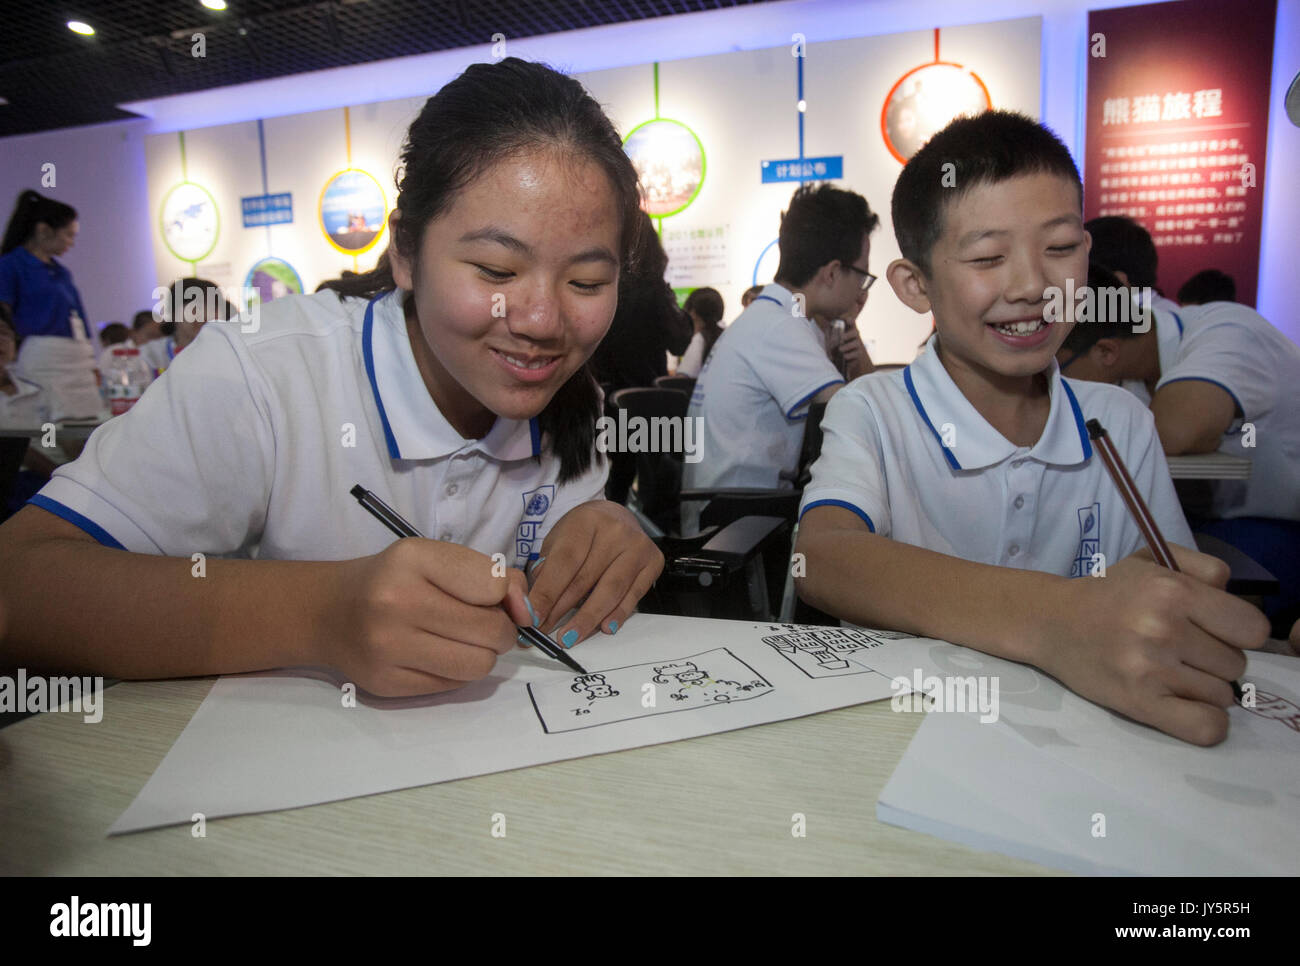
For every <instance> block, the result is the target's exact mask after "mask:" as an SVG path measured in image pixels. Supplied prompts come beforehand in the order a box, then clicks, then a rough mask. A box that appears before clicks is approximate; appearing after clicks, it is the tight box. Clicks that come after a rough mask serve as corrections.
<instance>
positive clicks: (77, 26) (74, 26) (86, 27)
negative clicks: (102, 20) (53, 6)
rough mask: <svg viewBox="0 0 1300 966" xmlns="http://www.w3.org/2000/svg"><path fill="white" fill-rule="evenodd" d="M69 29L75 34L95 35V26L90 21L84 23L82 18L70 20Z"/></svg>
mask: <svg viewBox="0 0 1300 966" xmlns="http://www.w3.org/2000/svg"><path fill="white" fill-rule="evenodd" d="M68 29H69V30H71V31H72V32H73V33H74V34H81V35H82V36H84V37H93V36H94V35H95V28H94V27H92V26H91V25H90V24H88V23H82V22H81V21H80V20H69V21H68Z"/></svg>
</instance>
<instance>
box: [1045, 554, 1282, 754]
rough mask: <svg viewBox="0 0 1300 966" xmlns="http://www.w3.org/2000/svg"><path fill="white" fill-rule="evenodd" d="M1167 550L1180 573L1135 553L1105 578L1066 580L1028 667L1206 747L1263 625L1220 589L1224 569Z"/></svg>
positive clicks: (1223, 730)
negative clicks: (1062, 597)
mask: <svg viewBox="0 0 1300 966" xmlns="http://www.w3.org/2000/svg"><path fill="white" fill-rule="evenodd" d="M1170 549H1171V550H1172V551H1173V554H1174V556H1175V558H1176V559H1177V561H1178V566H1179V567H1180V568H1181V570H1182V573H1176V572H1174V571H1172V570H1168V569H1166V568H1164V567H1161V566H1159V565H1157V564H1156V563H1154V562H1153V561H1152V559H1151V555H1150V553H1149V552H1147V551H1146V550H1142V551H1139V552H1138V553H1135V554H1132V555H1131V556H1128V557H1125V558H1124V559H1123V560H1121V561H1119V563H1117V564H1115V565H1114V566H1112V567H1111V568H1110V569H1109V571H1108V572H1107V574H1106V576H1104V577H1095V578H1094V577H1079V578H1076V579H1074V580H1071V581H1069V582H1068V583H1066V584H1065V585H1064V587H1065V591H1066V593H1067V595H1068V598H1069V599H1068V603H1066V604H1065V605H1064V606H1063V607H1062V608H1061V609H1060V610H1057V611H1056V613H1057V614H1058V615H1060V616H1059V618H1058V619H1057V620H1055V621H1052V622H1051V623H1052V624H1054V625H1055V626H1052V627H1050V628H1049V629H1048V631H1049V639H1045V640H1044V641H1040V642H1039V644H1040V646H1039V649H1038V657H1037V659H1036V660H1035V661H1034V663H1035V664H1037V665H1038V666H1039V667H1041V668H1042V669H1043V670H1044V671H1047V672H1048V673H1049V674H1052V675H1054V676H1055V677H1057V678H1058V679H1059V680H1060V681H1061V682H1062V683H1063V684H1065V685H1066V686H1067V687H1068V688H1069V689H1070V690H1071V691H1075V692H1076V693H1078V694H1081V695H1083V696H1084V697H1085V698H1088V699H1090V700H1092V701H1096V702H1097V703H1098V704H1102V705H1105V706H1106V707H1108V708H1112V709H1113V710H1115V711H1118V712H1120V713H1121V714H1125V715H1128V716H1129V717H1130V718H1133V719H1135V720H1137V721H1141V722H1142V723H1144V724H1148V725H1151V726H1152V727H1155V728H1159V729H1160V730H1161V731H1163V732H1165V733H1166V734H1170V735H1173V736H1174V737H1175V738H1181V739H1182V740H1184V741H1190V742H1192V743H1193V744H1197V745H1214V744H1218V743H1219V742H1220V741H1222V740H1223V739H1224V738H1226V737H1227V734H1228V715H1227V712H1226V711H1225V710H1224V709H1225V708H1228V707H1231V705H1232V703H1233V695H1232V682H1233V681H1235V680H1237V678H1238V677H1240V675H1241V674H1242V672H1243V671H1245V669H1246V657H1245V655H1244V654H1243V653H1242V649H1253V648H1258V647H1259V646H1260V645H1262V644H1263V643H1264V641H1265V640H1267V639H1268V631H1269V623H1268V620H1267V618H1265V617H1264V615H1263V613H1261V612H1260V611H1259V610H1258V609H1257V608H1256V607H1253V606H1252V605H1251V604H1249V603H1247V602H1246V601H1244V600H1242V599H1240V598H1238V597H1233V596H1232V595H1231V594H1228V593H1226V592H1225V591H1224V590H1223V587H1224V586H1225V585H1226V584H1227V580H1228V566H1227V564H1225V563H1223V562H1222V561H1221V560H1218V559H1217V558H1215V557H1211V556H1209V555H1207V554H1203V553H1197V552H1196V551H1193V550H1188V549H1185V548H1183V547H1177V546H1174V547H1171V548H1170ZM1044 603H1046V604H1047V606H1048V607H1049V608H1050V607H1053V604H1052V603H1051V602H1044Z"/></svg>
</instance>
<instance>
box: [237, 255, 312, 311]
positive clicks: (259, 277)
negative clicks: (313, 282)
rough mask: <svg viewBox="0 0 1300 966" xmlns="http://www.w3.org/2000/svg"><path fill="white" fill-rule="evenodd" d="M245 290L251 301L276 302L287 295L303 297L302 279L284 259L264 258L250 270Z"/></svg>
mask: <svg viewBox="0 0 1300 966" xmlns="http://www.w3.org/2000/svg"><path fill="white" fill-rule="evenodd" d="M244 290H245V292H247V293H249V294H248V297H249V298H250V299H253V300H256V301H258V302H274V301H275V300H276V299H278V298H280V297H282V296H285V295H301V294H302V278H301V277H300V276H299V275H298V273H297V272H296V271H295V270H294V267H293V266H292V265H290V264H289V263H288V262H286V261H285V260H284V259H283V258H263V259H261V260H260V261H257V262H254V263H253V267H252V268H250V269H249V270H248V275H246V276H245V277H244Z"/></svg>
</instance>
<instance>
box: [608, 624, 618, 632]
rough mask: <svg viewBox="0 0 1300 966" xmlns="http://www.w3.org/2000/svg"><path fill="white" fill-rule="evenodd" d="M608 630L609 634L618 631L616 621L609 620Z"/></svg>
mask: <svg viewBox="0 0 1300 966" xmlns="http://www.w3.org/2000/svg"><path fill="white" fill-rule="evenodd" d="M609 632H610V633H611V634H617V633H618V621H610V622H609Z"/></svg>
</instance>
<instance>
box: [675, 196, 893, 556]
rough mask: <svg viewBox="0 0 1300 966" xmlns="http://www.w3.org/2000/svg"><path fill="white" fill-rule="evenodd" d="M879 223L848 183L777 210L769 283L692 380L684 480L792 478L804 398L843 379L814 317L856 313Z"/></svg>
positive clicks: (761, 483) (822, 394)
mask: <svg viewBox="0 0 1300 966" xmlns="http://www.w3.org/2000/svg"><path fill="white" fill-rule="evenodd" d="M879 222H880V219H879V217H878V216H877V215H876V214H875V213H874V212H872V210H871V208H870V206H869V205H868V204H867V200H866V199H865V198H863V197H862V196H861V195H859V194H855V193H854V192H852V191H845V190H843V189H842V188H837V187H835V186H833V185H830V184H823V185H817V186H814V185H811V184H807V185H802V186H801V187H800V188H799V189H798V190H797V191H795V193H794V196H793V197H792V198H791V199H790V207H789V209H788V210H787V211H786V212H785V213H784V214H783V215H782V216H781V232H780V242H779V245H780V249H781V260H780V264H779V266H778V267H777V271H776V281H774V282H773V283H772V284H771V285H768V286H767V287H766V288H764V289H763V292H762V294H761V295H759V296H758V298H756V299H755V300H754V301H753V302H752V303H751V304H750V306H749V308H747V309H745V311H744V312H742V313H741V314H740V315H739V317H737V319H736V320H735V321H734V322H732V323H731V325H729V326H727V329H726V331H725V332H724V333H723V335H722V337H721V338H720V339H718V341H717V344H716V345H715V346H714V347H713V351H712V352H711V353H710V354H709V357H708V360H707V361H706V362H705V364H704V368H703V369H702V370H701V372H700V375H699V379H698V381H697V382H696V384H695V393H694V395H693V396H692V397H691V405H690V410H689V415H690V416H691V417H702V418H703V419H704V424H703V425H704V436H703V441H702V443H701V459H700V461H699V462H697V463H687V464H686V465H685V467H684V470H683V480H682V485H683V486H684V487H685V488H688V489H714V488H719V487H764V488H773V489H774V488H779V487H785V488H787V489H788V488H790V487H792V486H793V485H794V479H795V477H796V476H797V475H798V471H799V453H800V449H801V446H802V444H803V434H804V420H805V419H806V418H807V415H808V406H809V405H810V404H811V403H814V402H825V401H826V400H827V399H829V398H830V397H831V396H832V395H834V394H835V392H836V391H838V390H839V389H840V387H842V386H843V385H844V378H845V377H844V376H843V375H842V374H841V373H840V372H839V371H838V370H837V369H836V368H835V366H834V365H833V364H832V363H831V360H830V357H829V355H828V352H827V345H826V337H825V334H824V333H823V332H822V330H821V328H820V327H819V326H818V324H817V322H816V321H814V320H815V319H818V318H821V319H842V318H845V317H847V316H849V315H850V314H854V315H856V311H857V309H858V308H859V302H860V300H861V299H863V297H864V294H863V293H864V292H865V291H866V290H867V288H868V287H869V286H870V285H871V282H872V280H873V276H872V274H871V272H869V271H868V270H867V269H868V265H869V262H870V257H871V238H870V236H871V232H872V231H874V230H875V228H876V226H877V225H878V224H879ZM860 374H861V373H858V372H853V373H851V377H856V376H857V375H860ZM687 512H688V514H689V513H690V510H689V508H688V510H687ZM685 525H686V527H687V529H688V530H689V529H691V528H690V525H689V519H688V521H687V523H686V524H685Z"/></svg>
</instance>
